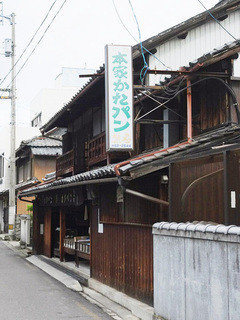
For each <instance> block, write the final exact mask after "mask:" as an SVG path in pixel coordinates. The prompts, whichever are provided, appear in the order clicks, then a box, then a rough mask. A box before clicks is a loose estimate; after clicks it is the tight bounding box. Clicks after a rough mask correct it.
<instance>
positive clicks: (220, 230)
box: [153, 221, 240, 236]
mask: <svg viewBox="0 0 240 320" xmlns="http://www.w3.org/2000/svg"><path fill="white" fill-rule="evenodd" d="M153 227H154V228H157V229H159V230H168V231H171V230H175V231H185V232H186V231H191V232H196V231H198V232H202V233H213V234H225V235H238V236H240V227H238V226H235V225H230V226H225V225H223V224H218V225H214V224H207V225H206V224H201V223H198V224H193V223H183V222H181V223H176V222H171V223H169V222H165V221H164V222H160V223H155V224H154V226H153Z"/></svg>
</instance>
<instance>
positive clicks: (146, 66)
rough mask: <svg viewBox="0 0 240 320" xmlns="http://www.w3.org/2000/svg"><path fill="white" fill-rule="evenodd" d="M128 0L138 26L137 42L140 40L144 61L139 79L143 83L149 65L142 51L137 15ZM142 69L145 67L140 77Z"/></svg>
mask: <svg viewBox="0 0 240 320" xmlns="http://www.w3.org/2000/svg"><path fill="white" fill-rule="evenodd" d="M128 2H129V4H130V7H131V9H132V13H133V16H134V19H135V21H136V24H137V28H138V35H139V42H140V47H141V53H142V57H143V63H144V66H143V68H142V70H141V72H140V80H141V82H142V83H143V81H144V78H145V75H146V73H147V70H148V69H149V67H148V64H147V61H146V58H145V55H144V52H143V45H142V39H141V31H140V27H139V23H138V19H137V16H136V14H135V12H134V9H133V6H132V3H131V0H128ZM144 69H145V71H144V74H143V77H142V72H143V70H144Z"/></svg>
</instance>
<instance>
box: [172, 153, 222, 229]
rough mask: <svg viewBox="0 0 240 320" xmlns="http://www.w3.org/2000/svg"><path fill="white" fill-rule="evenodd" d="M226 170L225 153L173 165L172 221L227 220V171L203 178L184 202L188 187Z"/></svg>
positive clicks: (220, 221) (217, 221)
mask: <svg viewBox="0 0 240 320" xmlns="http://www.w3.org/2000/svg"><path fill="white" fill-rule="evenodd" d="M220 169H223V156H222V155H219V156H212V157H207V158H200V159H195V160H188V161H185V162H184V161H183V162H179V163H175V164H173V165H171V169H170V170H171V174H170V208H169V210H170V220H171V221H175V222H187V221H190V222H192V221H195V220H196V221H202V220H204V221H212V222H216V223H224V180H223V177H224V174H223V170H222V171H220V172H218V173H216V174H213V175H210V176H209V177H207V178H205V179H202V180H200V181H199V182H198V183H197V184H196V185H195V186H194V187H193V188H192V189H191V190H190V191H189V192H188V193H187V195H186V197H185V201H182V197H183V194H184V192H185V190H186V188H187V187H188V186H189V185H190V184H191V183H192V182H193V181H195V180H196V179H198V178H200V177H203V176H205V175H208V174H210V173H213V172H215V171H218V170H220Z"/></svg>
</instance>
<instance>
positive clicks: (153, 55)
mask: <svg viewBox="0 0 240 320" xmlns="http://www.w3.org/2000/svg"><path fill="white" fill-rule="evenodd" d="M112 2H113V6H114V9H115V11H116V14H117V16H118V19H119V21H120V22H121V24H122V26H123V27H124V29H125V30H126V31H127V32H128V34H129V35H130V36H131V37H132V38H133V40H135V41H136V42H137V43H138V40H137V39H136V38H135V37H134V36H133V34H132V33H131V32H130V31H129V30H128V28H127V27H126V25H125V24H124V22H123V20H122V19H121V17H120V14H119V12H118V9H117V7H116V5H115V1H114V0H112ZM142 47H143V49H144V50H145V51H146V52H147V53H149V54H150V55H151V56H152V57H153V58H154V59H156V60H158V61H159V62H160V63H161V64H162V65H163V66H164V67H165V68H166V69H171V68H170V67H168V66H167V65H166V64H165V63H164V62H163V61H161V60H160V59H159V58H158V57H156V56H155V54H153V53H152V52H150V51H149V50H148V49H147V48H145V47H144V46H142Z"/></svg>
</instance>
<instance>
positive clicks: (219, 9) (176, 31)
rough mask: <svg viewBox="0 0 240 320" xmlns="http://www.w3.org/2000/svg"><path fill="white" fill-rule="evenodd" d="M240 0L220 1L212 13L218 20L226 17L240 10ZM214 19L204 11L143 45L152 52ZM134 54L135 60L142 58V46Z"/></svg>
mask: <svg viewBox="0 0 240 320" xmlns="http://www.w3.org/2000/svg"><path fill="white" fill-rule="evenodd" d="M239 5H240V1H239V0H223V1H219V2H218V3H217V4H216V5H215V6H214V7H213V8H211V9H210V11H211V13H212V14H213V15H214V17H215V18H216V19H219V18H221V17H224V16H226V13H228V14H229V13H230V12H232V11H234V10H236V9H238V8H239ZM211 19H212V17H211V16H210V14H209V11H204V12H202V13H200V14H198V15H196V16H193V17H191V18H190V19H188V20H186V21H184V22H181V23H179V24H177V25H175V26H173V27H171V28H169V29H167V30H164V31H163V32H161V33H159V34H157V35H155V36H153V37H150V38H148V39H146V40H144V41H143V42H142V45H143V46H144V47H145V48H147V49H148V50H152V49H153V48H155V47H156V46H158V45H160V44H162V43H164V42H166V41H168V40H169V39H172V38H174V37H176V36H177V35H180V34H184V33H186V32H188V31H189V30H191V29H193V28H195V27H197V26H200V25H202V24H204V23H206V21H208V20H211ZM133 49H134V51H135V52H134V53H133V58H136V57H140V56H141V47H140V44H137V45H135V46H134V47H133Z"/></svg>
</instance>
